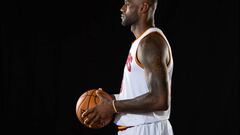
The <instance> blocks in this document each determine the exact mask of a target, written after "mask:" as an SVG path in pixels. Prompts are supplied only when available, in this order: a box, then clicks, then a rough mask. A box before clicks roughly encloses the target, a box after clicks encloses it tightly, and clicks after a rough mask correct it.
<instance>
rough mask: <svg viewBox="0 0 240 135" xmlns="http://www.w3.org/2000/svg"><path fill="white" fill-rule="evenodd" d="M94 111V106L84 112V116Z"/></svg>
mask: <svg viewBox="0 0 240 135" xmlns="http://www.w3.org/2000/svg"><path fill="white" fill-rule="evenodd" d="M92 112H93V108H91V109H87V110H86V111H85V112H84V113H83V114H82V117H83V118H84V117H86V116H87V115H88V114H89V113H92Z"/></svg>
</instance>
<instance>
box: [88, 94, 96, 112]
mask: <svg viewBox="0 0 240 135" xmlns="http://www.w3.org/2000/svg"><path fill="white" fill-rule="evenodd" d="M93 93H94V91H92V93H91V94H90V98H89V100H88V105H87V109H88V108H89V103H90V101H91V96H92V95H93Z"/></svg>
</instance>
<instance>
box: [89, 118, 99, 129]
mask: <svg viewBox="0 0 240 135" xmlns="http://www.w3.org/2000/svg"><path fill="white" fill-rule="evenodd" d="M99 118H100V116H99V115H96V116H95V117H94V118H93V120H92V121H91V123H90V124H89V127H92V125H94V124H96V122H97V121H99Z"/></svg>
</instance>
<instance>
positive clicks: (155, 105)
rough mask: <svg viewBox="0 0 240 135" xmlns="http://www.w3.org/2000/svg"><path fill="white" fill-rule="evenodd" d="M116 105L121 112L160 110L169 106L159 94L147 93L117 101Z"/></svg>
mask: <svg viewBox="0 0 240 135" xmlns="http://www.w3.org/2000/svg"><path fill="white" fill-rule="evenodd" d="M115 107H116V109H117V111H118V112H121V113H145V112H153V111H159V110H162V111H164V110H166V109H167V108H168V106H167V105H166V104H165V103H164V102H161V99H160V97H159V96H155V95H153V94H152V93H147V94H144V95H141V96H139V97H136V98H134V99H128V100H117V101H115Z"/></svg>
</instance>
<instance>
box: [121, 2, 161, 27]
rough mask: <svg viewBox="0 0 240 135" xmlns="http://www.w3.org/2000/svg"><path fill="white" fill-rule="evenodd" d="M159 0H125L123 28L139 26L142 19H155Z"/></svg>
mask: <svg viewBox="0 0 240 135" xmlns="http://www.w3.org/2000/svg"><path fill="white" fill-rule="evenodd" d="M156 7H157V0H125V1H124V5H123V6H122V8H121V12H122V15H121V19H122V25H123V26H130V25H133V24H137V23H138V22H139V20H140V19H143V20H144V21H149V19H154V13H155V10H156Z"/></svg>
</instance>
